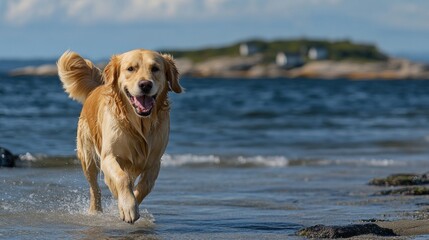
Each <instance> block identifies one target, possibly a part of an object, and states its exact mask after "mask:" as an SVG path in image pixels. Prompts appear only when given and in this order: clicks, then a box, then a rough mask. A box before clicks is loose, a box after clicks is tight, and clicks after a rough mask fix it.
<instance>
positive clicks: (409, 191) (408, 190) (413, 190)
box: [378, 187, 429, 196]
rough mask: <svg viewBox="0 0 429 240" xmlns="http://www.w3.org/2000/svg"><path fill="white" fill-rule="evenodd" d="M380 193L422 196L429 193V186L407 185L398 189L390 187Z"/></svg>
mask: <svg viewBox="0 0 429 240" xmlns="http://www.w3.org/2000/svg"><path fill="white" fill-rule="evenodd" d="M378 195H406V196H420V195H429V188H427V187H405V188H398V189H390V190H385V191H381V192H379V193H378Z"/></svg>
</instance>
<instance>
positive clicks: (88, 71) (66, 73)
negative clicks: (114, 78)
mask: <svg viewBox="0 0 429 240" xmlns="http://www.w3.org/2000/svg"><path fill="white" fill-rule="evenodd" d="M57 66H58V75H59V77H60V80H61V82H62V83H63V88H64V90H65V91H66V92H67V93H68V94H69V97H70V98H72V99H74V100H76V101H79V102H81V103H83V102H85V99H86V98H87V97H88V95H89V93H90V92H91V91H92V90H94V89H95V88H96V87H98V86H100V85H102V84H103V80H102V73H101V70H100V69H99V68H97V67H96V66H95V65H94V64H93V63H92V62H91V61H89V60H87V59H83V58H82V57H81V56H79V54H77V53H75V52H71V51H66V52H65V53H64V54H63V55H62V56H61V57H60V59H58V62H57Z"/></svg>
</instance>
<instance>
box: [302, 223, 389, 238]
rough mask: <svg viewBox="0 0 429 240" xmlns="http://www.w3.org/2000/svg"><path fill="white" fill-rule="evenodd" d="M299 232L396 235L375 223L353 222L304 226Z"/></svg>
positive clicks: (308, 234)
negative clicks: (336, 224) (348, 223)
mask: <svg viewBox="0 0 429 240" xmlns="http://www.w3.org/2000/svg"><path fill="white" fill-rule="evenodd" d="M297 234H298V235H299V236H304V237H308V238H349V237H354V236H359V235H366V234H373V235H377V236H396V234H395V233H394V232H393V230H392V229H389V228H382V227H380V226H378V225H377V224H374V223H366V224H352V225H347V226H325V225H316V226H312V227H308V228H303V229H301V230H299V231H298V232H297Z"/></svg>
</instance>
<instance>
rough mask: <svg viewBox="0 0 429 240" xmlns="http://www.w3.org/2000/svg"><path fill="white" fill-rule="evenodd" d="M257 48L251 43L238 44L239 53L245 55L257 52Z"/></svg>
mask: <svg viewBox="0 0 429 240" xmlns="http://www.w3.org/2000/svg"><path fill="white" fill-rule="evenodd" d="M258 51H259V49H258V48H257V47H256V46H255V45H253V44H251V43H242V44H240V55H241V56H243V57H247V56H250V55H253V54H255V53H257V52H258Z"/></svg>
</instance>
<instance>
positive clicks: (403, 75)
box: [9, 55, 429, 80]
mask: <svg viewBox="0 0 429 240" xmlns="http://www.w3.org/2000/svg"><path fill="white" fill-rule="evenodd" d="M176 62H177V66H178V68H179V71H180V73H181V75H182V76H190V77H219V78H317V79H351V80H372V79H385V80H399V79H429V65H426V64H423V63H416V62H412V61H409V60H406V59H396V58H390V59H388V60H386V61H373V62H356V61H332V60H320V61H310V62H308V63H306V64H305V65H303V66H300V67H296V68H291V69H286V68H282V67H279V66H277V65H276V64H274V63H271V64H265V63H264V62H263V56H262V55H253V56H249V57H226V56H225V57H216V58H212V59H208V60H206V61H204V62H199V63H193V62H192V61H190V60H188V59H185V58H179V59H176ZM98 66H99V67H100V68H104V66H105V64H103V63H102V64H98ZM9 75H10V76H55V75H57V68H56V65H55V64H45V65H41V66H28V67H24V68H18V69H13V70H11V71H10V72H9Z"/></svg>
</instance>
